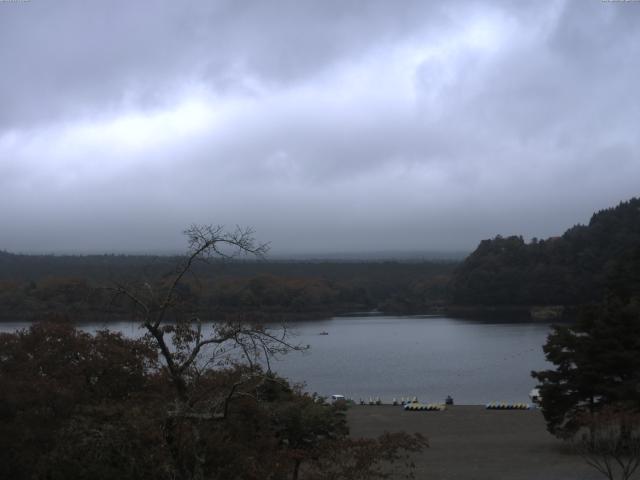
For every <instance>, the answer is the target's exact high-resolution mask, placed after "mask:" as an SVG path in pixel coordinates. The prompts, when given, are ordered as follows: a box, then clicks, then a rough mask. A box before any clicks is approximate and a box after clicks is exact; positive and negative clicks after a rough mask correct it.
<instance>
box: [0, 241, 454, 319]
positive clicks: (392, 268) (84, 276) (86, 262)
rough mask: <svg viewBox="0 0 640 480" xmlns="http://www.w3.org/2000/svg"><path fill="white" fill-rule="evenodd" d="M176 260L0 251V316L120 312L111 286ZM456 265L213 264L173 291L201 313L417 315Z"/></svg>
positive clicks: (438, 296) (160, 271)
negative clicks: (380, 312)
mask: <svg viewBox="0 0 640 480" xmlns="http://www.w3.org/2000/svg"><path fill="white" fill-rule="evenodd" d="M179 261H180V258H179V257H152V256H127V255H89V256H53V255H39V256H35V255H15V254H10V253H6V252H0V319H4V320H16V319H24V318H32V317H38V316H41V315H42V314H47V313H52V312H55V313H56V314H57V315H64V316H68V317H70V318H72V319H78V320H80V319H84V320H87V319H91V318H96V317H105V318H112V317H113V316H114V315H116V316H117V315H126V314H127V312H128V309H127V308H126V306H125V305H124V304H123V303H122V302H121V300H116V301H115V302H114V301H112V300H113V299H112V293H111V291H110V290H109V287H113V286H114V285H116V284H127V283H128V282H131V281H139V280H142V279H144V280H146V281H149V282H151V283H154V284H159V285H161V284H162V282H163V281H166V279H167V278H169V277H170V276H171V274H172V273H173V272H174V269H175V266H176V265H177V264H178V262H179ZM455 266H456V263H455V262H445V261H436V262H429V261H419V262H418V261H416V262H396V261H378V262H324V261H323V262H295V261H280V262H270V261H225V262H222V261H212V262H210V263H199V264H197V265H195V266H194V269H193V275H191V276H190V277H189V278H187V279H186V280H185V282H184V285H182V287H181V289H180V292H179V294H180V295H181V297H182V300H183V301H184V306H185V308H190V309H198V310H200V314H201V315H203V316H204V317H205V318H212V317H214V316H216V315H218V314H225V313H238V312H251V313H256V312H258V313H260V314H261V315H272V314H275V315H278V314H291V315H294V316H295V317H301V316H302V317H304V316H307V315H312V316H317V315H320V316H324V315H331V314H334V313H343V312H348V311H354V310H372V309H381V310H385V311H393V312H423V311H425V310H429V309H430V308H433V307H439V306H441V305H443V304H444V303H446V301H447V285H448V282H449V280H450V278H451V273H452V272H453V269H454V268H455Z"/></svg>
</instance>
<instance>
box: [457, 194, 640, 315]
mask: <svg viewBox="0 0 640 480" xmlns="http://www.w3.org/2000/svg"><path fill="white" fill-rule="evenodd" d="M610 290H615V292H616V295H617V296H618V297H621V298H622V299H623V300H625V299H629V298H631V297H632V296H634V295H637V293H638V292H640V199H638V198H633V199H631V200H629V201H626V202H622V203H620V204H619V205H618V206H617V207H615V208H610V209H606V210H601V211H599V212H597V213H595V214H594V215H593V216H592V217H591V220H590V222H589V224H588V225H576V226H574V227H572V228H570V229H569V230H567V231H566V232H565V233H564V234H563V235H562V236H561V237H552V238H549V239H546V240H538V239H535V238H534V239H532V240H531V242H529V243H527V242H525V241H524V239H523V238H522V237H521V236H511V237H501V236H497V237H495V238H494V239H493V240H483V241H482V242H481V243H480V245H479V246H478V248H477V249H476V250H475V251H474V252H473V253H472V254H471V255H470V256H469V257H468V258H467V259H466V260H465V261H464V262H463V263H462V264H461V265H460V266H459V267H458V268H457V269H456V271H455V274H454V277H453V280H452V283H451V295H452V301H453V303H455V304H458V305H492V306H495V305H521V306H529V305H566V306H571V305H582V304H586V303H592V302H597V301H599V300H601V299H602V298H604V296H605V295H606V294H607V292H608V291H610Z"/></svg>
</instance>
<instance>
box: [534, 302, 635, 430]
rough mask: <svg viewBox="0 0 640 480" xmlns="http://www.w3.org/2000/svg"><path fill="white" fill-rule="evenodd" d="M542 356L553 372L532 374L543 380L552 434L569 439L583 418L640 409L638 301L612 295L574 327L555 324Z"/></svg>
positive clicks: (584, 313)
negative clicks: (602, 412)
mask: <svg viewBox="0 0 640 480" xmlns="http://www.w3.org/2000/svg"><path fill="white" fill-rule="evenodd" d="M544 352H545V355H546V357H547V360H549V361H550V362H551V363H553V364H554V365H555V367H556V368H555V370H545V371H538V372H532V375H533V377H534V378H536V379H538V380H539V381H540V394H541V397H542V409H543V414H544V417H545V419H546V421H547V428H548V430H549V431H550V432H551V433H553V434H554V435H556V436H559V437H564V438H566V437H571V436H573V435H574V434H575V433H576V432H577V430H578V429H579V428H580V427H581V426H583V425H584V422H583V419H584V417H585V414H587V415H588V414H593V413H595V412H597V411H599V410H600V409H602V408H603V407H605V406H616V407H620V408H623V409H625V410H631V411H634V410H640V303H639V302H638V301H637V299H635V300H634V299H630V300H629V301H628V302H626V303H625V302H622V301H621V300H620V299H619V298H617V297H610V298H609V299H608V300H607V301H606V302H605V303H604V304H602V305H600V306H593V307H587V308H584V309H583V311H582V313H581V315H580V318H579V319H578V322H577V323H576V324H575V325H572V326H556V327H554V330H553V332H552V333H551V334H550V335H549V337H548V339H547V343H546V344H545V346H544Z"/></svg>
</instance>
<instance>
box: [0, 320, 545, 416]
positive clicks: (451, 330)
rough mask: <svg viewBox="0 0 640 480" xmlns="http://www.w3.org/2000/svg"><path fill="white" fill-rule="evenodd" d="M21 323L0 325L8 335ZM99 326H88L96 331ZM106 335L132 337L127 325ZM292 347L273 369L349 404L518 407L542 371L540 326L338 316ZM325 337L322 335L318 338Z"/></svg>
mask: <svg viewBox="0 0 640 480" xmlns="http://www.w3.org/2000/svg"><path fill="white" fill-rule="evenodd" d="M25 326H28V324H26V323H5V324H0V330H3V331H11V330H15V329H16V328H22V327H25ZM102 327H103V325H97V324H87V325H83V326H82V328H83V329H85V330H87V331H95V330H96V329H98V328H102ZM108 327H109V328H111V329H112V330H120V331H122V332H123V333H125V334H126V335H128V336H138V335H139V334H140V333H141V330H139V328H138V327H137V325H136V324H132V323H128V322H120V323H111V324H109V325H108ZM288 328H289V329H290V330H291V331H292V332H294V333H295V335H296V336H295V338H294V340H295V341H296V342H297V343H300V344H305V345H306V344H308V345H310V347H311V348H310V350H309V351H308V352H305V353H299V352H294V353H291V354H288V355H285V356H283V357H282V358H280V359H278V360H277V361H276V362H273V363H272V368H273V369H274V370H276V371H277V372H278V373H280V374H281V375H283V376H285V377H287V378H289V379H290V380H291V381H294V382H306V389H307V390H308V391H311V392H318V393H320V394H321V395H331V394H334V393H338V394H342V395H346V396H350V397H352V398H354V399H355V400H358V399H359V398H363V399H365V400H368V399H369V397H378V396H379V397H381V398H382V400H384V401H391V399H392V398H394V397H395V398H398V399H400V397H407V396H414V395H415V396H417V397H418V398H419V399H420V400H421V401H425V402H435V401H442V400H443V399H444V398H445V397H446V396H447V395H451V396H453V398H454V400H455V401H456V403H460V404H481V403H487V402H490V401H509V402H516V401H519V402H525V401H528V397H527V395H528V393H529V391H530V390H531V388H533V387H534V386H535V381H534V380H533V379H532V378H531V376H530V372H531V370H537V369H544V368H548V366H549V365H548V364H547V363H546V362H545V359H544V355H543V352H542V345H543V344H544V342H545V339H546V336H547V334H548V333H549V324H545V323H521V322H520V323H509V322H506V323H505V322H502V321H501V322H497V321H496V322H492V321H486V320H485V321H478V320H461V319H453V318H446V317H434V316H381V315H378V316H369V315H362V316H344V317H334V318H331V319H327V320H314V321H309V322H296V323H290V324H289V325H288ZM321 332H327V333H328V335H320V333H321Z"/></svg>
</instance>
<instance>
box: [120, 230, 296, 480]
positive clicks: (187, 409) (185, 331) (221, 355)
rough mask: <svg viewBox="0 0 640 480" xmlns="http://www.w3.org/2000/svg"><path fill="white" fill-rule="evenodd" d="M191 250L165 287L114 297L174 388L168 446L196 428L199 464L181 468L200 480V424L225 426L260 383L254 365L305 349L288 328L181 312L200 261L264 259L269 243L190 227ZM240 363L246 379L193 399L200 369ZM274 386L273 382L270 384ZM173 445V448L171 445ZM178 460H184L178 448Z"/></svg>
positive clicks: (143, 285) (248, 233)
mask: <svg viewBox="0 0 640 480" xmlns="http://www.w3.org/2000/svg"><path fill="white" fill-rule="evenodd" d="M184 234H185V235H186V236H187V239H188V251H187V254H186V255H185V256H184V258H183V259H182V261H181V262H180V263H179V264H178V265H177V267H176V269H175V271H174V272H173V273H172V274H171V275H170V276H169V277H168V279H165V281H164V282H162V283H160V284H155V283H152V282H149V281H144V280H143V281H138V282H135V283H131V284H127V285H125V284H117V285H116V286H115V287H114V292H115V294H116V296H123V297H125V298H127V299H128V300H129V301H130V305H131V309H132V313H133V315H134V317H135V318H136V319H137V320H139V321H140V323H141V325H142V326H143V328H144V329H145V330H146V331H147V337H148V338H149V340H150V341H151V342H152V344H154V345H155V347H156V348H157V349H158V351H159V352H160V355H161V358H162V360H163V364H164V368H165V369H166V372H167V374H168V377H169V378H170V380H171V383H172V385H173V389H174V391H175V399H174V401H173V404H172V406H171V408H170V410H169V412H168V420H167V425H166V430H167V432H168V436H169V438H168V443H169V445H170V447H171V445H172V444H173V443H175V442H173V441H172V435H171V432H173V431H175V430H176V429H177V428H178V424H181V425H182V426H181V428H183V429H184V423H185V422H187V423H189V426H190V428H191V431H192V437H193V438H192V444H193V445H195V448H194V451H193V452H192V454H193V456H194V458H195V460H194V461H192V462H191V464H192V466H191V467H190V468H182V469H180V468H178V470H179V472H178V473H179V475H180V476H181V477H182V478H202V477H203V471H202V465H204V462H205V449H204V446H203V445H202V446H201V447H202V448H199V447H198V445H199V444H200V438H201V431H200V428H201V427H202V424H203V423H206V422H210V421H221V420H224V419H225V418H226V417H227V413H228V411H229V402H230V401H231V400H232V399H233V398H234V397H235V396H238V395H250V392H247V391H243V388H242V387H243V385H246V384H251V385H253V386H255V381H254V380H255V375H258V374H260V373H259V372H260V369H257V368H253V367H255V366H256V363H257V362H258V361H259V359H264V360H265V362H266V365H267V370H270V363H269V360H270V358H271V357H273V356H274V355H277V354H282V353H286V352H288V351H292V350H304V349H305V348H307V347H303V346H300V345H296V344H294V343H292V342H291V341H290V339H289V334H288V332H287V330H286V328H285V327H284V326H281V328H279V329H278V330H270V329H269V328H267V327H265V326H262V325H259V324H255V323H253V322H252V321H251V319H247V318H234V319H231V320H229V319H226V320H224V321H216V322H213V323H212V324H210V325H209V326H208V327H206V328H205V326H204V325H203V322H202V320H201V318H200V314H199V312H198V311H197V308H192V309H191V311H188V312H184V311H181V309H180V308H179V307H180V304H181V300H180V295H179V291H180V288H181V286H182V285H183V283H184V282H185V280H186V278H187V275H190V274H194V267H195V266H196V264H197V263H198V262H202V261H207V259H210V258H226V259H230V258H234V257H237V256H239V255H252V256H255V257H263V256H264V255H265V254H266V252H267V250H268V245H267V244H258V243H256V241H255V239H254V237H253V234H254V232H253V230H252V229H249V228H244V229H243V228H240V227H236V229H235V230H233V231H231V232H229V231H226V230H225V229H224V227H222V226H219V225H218V226H210V225H205V226H202V225H192V226H191V227H190V228H188V229H187V230H185V232H184ZM231 364H236V365H237V364H243V365H245V366H248V367H249V368H247V369H245V370H244V371H245V372H246V374H245V376H244V377H243V378H241V379H240V380H238V381H237V382H235V383H233V384H231V385H226V386H225V389H224V390H221V391H218V392H216V394H215V395H208V396H207V398H206V401H203V399H202V398H201V397H197V396H195V395H193V392H194V388H193V386H194V384H195V383H197V380H198V377H199V375H200V373H201V371H203V370H205V369H207V368H211V367H212V366H216V365H217V366H220V365H231ZM269 381H272V379H271V377H270V380H269ZM174 446H175V445H174ZM173 450H174V452H173V453H174V457H175V458H174V460H175V461H176V464H178V465H180V464H182V463H184V462H183V461H181V459H180V458H178V457H180V453H179V452H178V448H177V447H176V448H175V449H173Z"/></svg>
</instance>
